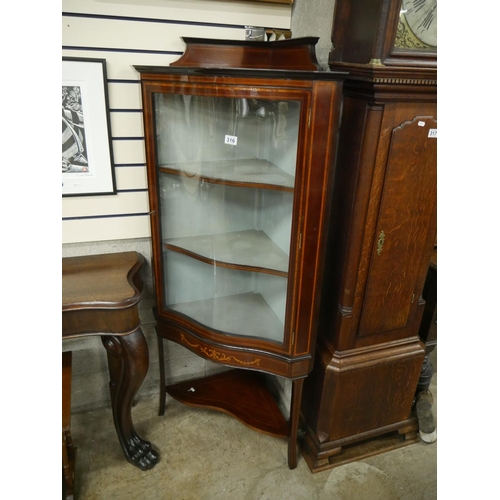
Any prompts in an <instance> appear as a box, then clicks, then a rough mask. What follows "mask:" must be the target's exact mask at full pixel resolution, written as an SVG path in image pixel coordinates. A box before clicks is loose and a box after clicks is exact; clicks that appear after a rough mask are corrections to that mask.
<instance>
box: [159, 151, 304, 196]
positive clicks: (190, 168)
mask: <svg viewBox="0 0 500 500" xmlns="http://www.w3.org/2000/svg"><path fill="white" fill-rule="evenodd" d="M158 168H159V170H160V171H161V172H165V173H167V174H182V175H185V176H187V177H190V178H194V179H199V180H204V181H206V182H210V183H213V184H225V185H228V186H244V187H254V188H262V189H275V190H278V191H289V192H293V189H294V183H295V177H294V176H293V175H290V174H288V173H287V172H285V171H283V170H282V169H280V168H279V167H277V166H276V165H274V164H273V163H271V162H270V161H267V160H259V159H258V158H244V159H231V160H212V161H208V160H204V161H198V162H186V163H169V164H163V165H159V166H158Z"/></svg>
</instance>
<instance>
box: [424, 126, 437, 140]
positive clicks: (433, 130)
mask: <svg viewBox="0 0 500 500" xmlns="http://www.w3.org/2000/svg"><path fill="white" fill-rule="evenodd" d="M437 136H438V129H437V128H430V129H429V135H428V136H427V137H434V138H436V139H437Z"/></svg>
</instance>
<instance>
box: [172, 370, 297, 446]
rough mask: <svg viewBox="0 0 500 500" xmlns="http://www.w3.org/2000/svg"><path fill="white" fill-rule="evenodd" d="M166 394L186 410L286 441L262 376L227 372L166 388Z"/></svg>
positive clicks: (285, 430) (279, 415)
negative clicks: (217, 415) (221, 416)
mask: <svg viewBox="0 0 500 500" xmlns="http://www.w3.org/2000/svg"><path fill="white" fill-rule="evenodd" d="M166 392H167V393H168V394H169V395H170V396H172V397H173V398H174V399H176V400H177V401H180V402H181V403H184V404H186V405H189V406H195V407H205V408H210V409H213V410H217V411H221V412H223V413H227V414H229V415H232V416H233V417H235V418H237V419H238V420H239V421H240V422H242V423H243V424H245V425H247V426H248V427H250V428H252V429H254V430H256V431H259V432H262V433H264V434H268V435H270V436H274V437H287V436H288V435H289V434H290V429H289V424H288V422H287V421H286V420H285V418H284V417H283V415H282V413H281V411H280V409H279V408H278V405H277V403H276V401H275V400H274V398H273V397H272V395H271V392H270V391H269V388H268V387H267V385H266V380H265V376H264V374H262V373H259V372H254V371H250V370H229V371H227V372H223V373H219V374H216V375H212V376H210V377H206V378H201V379H196V380H188V381H185V382H181V383H179V384H172V385H168V386H166Z"/></svg>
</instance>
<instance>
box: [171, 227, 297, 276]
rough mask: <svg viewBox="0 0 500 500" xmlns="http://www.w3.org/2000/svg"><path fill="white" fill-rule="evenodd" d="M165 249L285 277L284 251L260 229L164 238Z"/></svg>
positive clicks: (224, 264)
mask: <svg viewBox="0 0 500 500" xmlns="http://www.w3.org/2000/svg"><path fill="white" fill-rule="evenodd" d="M164 247H165V249H167V250H173V251H176V252H180V253H184V254H185V255H188V256H190V257H193V258H195V259H198V260H201V261H202V262H206V263H207V264H213V265H216V266H221V267H227V268H233V269H241V270H248V271H254V272H260V273H267V274H274V275H276V276H283V277H286V276H287V274H288V255H287V254H286V253H285V252H283V250H281V248H279V247H278V245H276V243H274V242H273V241H272V240H271V239H270V238H269V237H268V236H267V235H266V233H264V231H257V230H246V231H232V232H230V233H223V234H206V235H202V236H190V237H187V238H173V239H168V240H166V241H165V245H164Z"/></svg>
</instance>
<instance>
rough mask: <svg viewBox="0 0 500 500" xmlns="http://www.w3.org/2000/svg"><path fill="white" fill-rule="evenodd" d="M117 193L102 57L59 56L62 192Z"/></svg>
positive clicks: (68, 194)
mask: <svg viewBox="0 0 500 500" xmlns="http://www.w3.org/2000/svg"><path fill="white" fill-rule="evenodd" d="M101 194H116V181H115V172H114V163H113V148H112V144H111V128H110V120H109V103H108V87H107V79H106V60H105V59H84V58H76V57H63V58H62V195H63V196H89V195H101Z"/></svg>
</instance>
